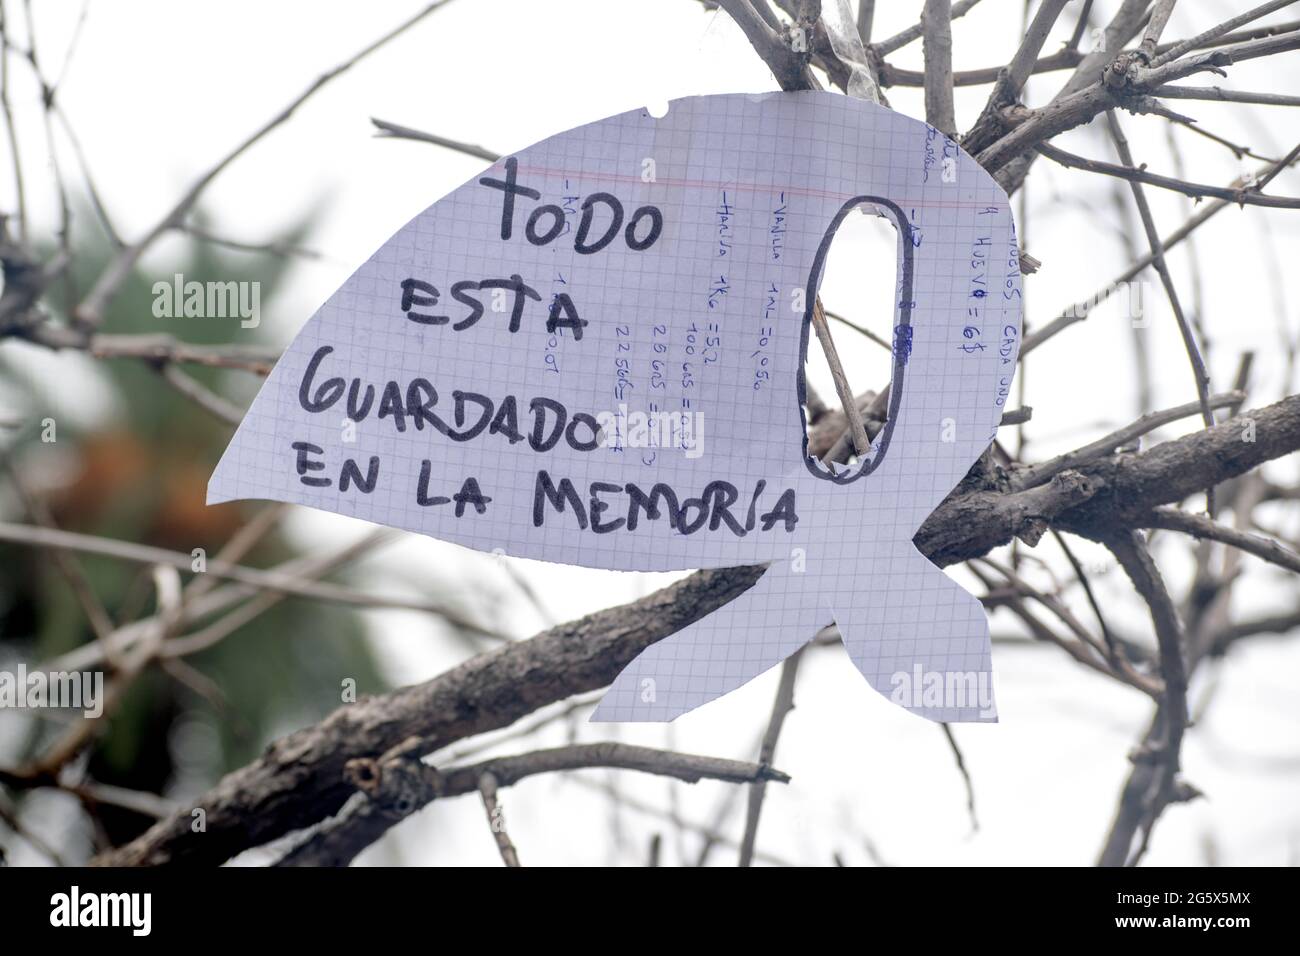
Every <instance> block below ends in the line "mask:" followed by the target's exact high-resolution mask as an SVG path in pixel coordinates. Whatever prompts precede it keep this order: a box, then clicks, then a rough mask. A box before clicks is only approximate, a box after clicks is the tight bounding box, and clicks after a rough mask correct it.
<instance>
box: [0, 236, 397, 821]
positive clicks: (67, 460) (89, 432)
mask: <svg viewBox="0 0 1300 956" xmlns="http://www.w3.org/2000/svg"><path fill="white" fill-rule="evenodd" d="M82 221H85V220H84V219H83V220H82ZM310 226H311V223H310V222H303V223H300V224H299V225H298V226H297V228H295V229H293V230H291V232H290V234H289V235H287V236H285V237H284V242H285V243H287V244H296V243H297V241H298V240H299V238H300V237H301V236H302V235H303V234H305V233H307V232H308V231H309V230H310ZM111 251H112V250H111V248H110V247H109V246H108V245H107V243H104V242H102V241H100V242H97V243H89V244H81V245H80V246H79V247H78V248H76V249H75V250H74V253H75V254H74V256H73V262H74V263H75V267H74V268H73V269H72V270H70V272H69V275H68V277H67V280H66V282H65V283H63V284H62V285H60V286H58V287H56V288H55V289H54V290H52V294H51V295H50V296H49V297H48V300H47V305H48V306H49V307H50V308H51V310H52V311H54V312H56V313H57V312H58V311H59V310H60V309H66V308H67V306H68V303H70V302H73V301H76V299H77V297H78V295H84V293H85V291H86V289H88V288H89V286H90V284H91V282H92V281H93V280H94V278H95V276H96V275H98V273H99V271H100V270H101V269H102V268H103V266H104V265H105V264H106V262H107V261H108V259H109V256H110V254H111ZM290 264H291V260H289V259H287V258H285V257H283V256H280V255H277V254H270V253H248V252H243V251H234V250H229V249H225V248H223V247H220V246H217V245H215V244H212V243H208V242H198V241H193V242H188V243H186V244H185V247H184V252H183V254H182V255H181V256H180V257H179V258H178V259H177V260H176V261H173V262H170V263H168V264H167V267H166V268H160V269H157V270H156V272H155V270H153V269H149V270H143V269H140V268H137V271H136V272H135V273H134V274H133V275H132V276H131V277H130V279H129V280H128V281H127V282H126V284H125V285H124V286H123V287H122V289H121V292H120V294H119V295H118V296H117V298H116V299H115V300H114V302H113V303H112V308H111V310H110V311H109V313H108V314H107V316H106V318H105V323H104V326H103V331H104V332H107V333H119V334H131V333H160V332H163V333H170V334H172V335H174V336H175V337H177V338H179V339H182V340H184V341H187V342H191V343H202V344H219V343H226V342H230V343H237V344H239V345H243V346H248V345H257V344H264V345H265V344H268V343H269V339H270V336H268V334H267V332H268V329H269V328H271V327H272V326H273V325H274V319H273V317H272V315H271V312H270V310H269V308H268V306H269V305H271V304H273V298H274V293H275V291H276V289H277V288H278V287H279V285H280V284H281V283H282V282H283V281H284V278H285V275H286V273H287V270H288V268H289V266H290ZM178 272H179V273H182V274H183V275H184V276H185V279H186V280H187V281H189V280H197V281H200V282H205V281H220V282H230V281H235V282H259V283H261V311H262V323H261V325H260V326H259V327H258V328H256V329H252V328H249V329H245V328H242V327H241V325H240V322H239V319H238V318H202V319H201V318H156V317H155V316H154V314H153V302H154V294H153V285H154V283H155V282H158V281H167V282H170V281H171V279H172V276H173V275H174V274H175V273H178ZM56 320H59V319H58V317H57V316H56ZM34 348H36V347H35V346H29V345H21V344H13V345H10V346H9V347H7V348H0V380H3V379H8V380H9V387H8V388H7V389H5V394H6V396H7V398H6V403H7V404H9V405H10V407H8V408H6V409H5V414H6V416H7V417H13V418H18V419H20V420H21V421H23V422H26V423H27V424H26V425H25V426H23V427H22V428H21V429H19V430H18V431H17V432H13V431H10V432H8V433H2V432H0V454H2V455H4V456H5V457H6V458H7V459H8V461H9V463H10V464H12V465H13V466H14V467H15V468H17V470H18V472H19V474H21V475H24V476H27V477H26V478H25V480H24V484H25V485H27V486H28V489H29V490H30V491H31V492H32V493H33V494H34V495H36V496H37V497H39V499H40V500H41V501H42V502H43V503H44V504H45V506H46V507H48V509H49V510H50V512H51V513H52V515H53V518H54V521H55V523H56V524H57V525H58V526H59V527H61V528H63V529H66V530H70V531H78V532H83V533H87V534H93V535H102V536H104V537H108V538H115V539H121V540H125V541H132V542H140V543H145V544H151V545H157V546H161V547H166V548H171V549H174V550H178V551H182V552H185V553H189V552H191V551H192V550H193V549H194V548H203V549H205V551H206V553H207V555H208V557H209V558H211V557H212V556H213V555H215V554H216V553H217V552H218V551H219V550H220V548H221V546H222V544H223V543H225V542H226V541H227V540H228V539H229V537H230V535H231V534H232V533H234V531H235V530H236V529H238V528H239V527H240V526H241V525H242V524H243V523H245V522H246V521H247V520H248V519H249V518H250V517H251V516H252V515H253V514H255V513H256V511H257V510H258V509H260V508H263V507H267V505H264V504H261V503H249V502H242V503H233V504H227V505H220V506H216V507H211V508H209V507H207V506H206V505H205V504H204V498H205V493H206V485H207V479H208V475H209V474H210V473H211V471H212V469H213V468H214V467H215V465H216V463H217V460H218V458H219V456H220V455H221V453H222V451H223V450H224V448H225V445H226V442H227V441H228V439H229V437H230V435H231V434H232V433H233V427H232V426H231V425H229V424H226V423H224V422H221V421H219V420H218V419H217V418H216V417H214V416H213V415H212V414H211V413H210V412H209V411H207V410H205V409H203V408H201V407H199V406H198V405H197V404H195V403H194V402H193V401H191V400H190V399H188V398H186V397H184V396H182V395H181V394H180V393H179V392H178V391H176V390H175V389H174V388H173V387H172V386H171V385H170V384H168V383H167V382H166V381H165V380H164V379H163V377H162V375H161V374H160V372H159V370H158V369H156V368H154V367H152V366H151V365H150V364H149V363H147V362H144V361H141V360H139V359H131V358H119V359H103V360H93V359H90V358H88V357H86V356H83V355H80V354H72V355H65V356H63V357H61V358H59V359H58V361H57V363H51V362H41V363H40V368H41V369H42V371H39V372H34V371H33V368H32V366H33V363H32V361H31V358H32V349H34ZM92 363H93V366H94V367H93V368H90V366H91V365H92ZM52 364H56V365H57V367H58V369H59V372H58V373H57V374H55V375H53V376H51V375H49V374H48V373H47V372H45V371H43V369H45V368H47V367H49V366H51V365H52ZM88 368H89V371H86V370H87V369H88ZM185 371H186V372H187V373H188V374H190V375H192V377H194V378H195V379H198V380H199V381H201V382H203V383H204V384H205V385H207V386H209V387H210V388H212V389H214V390H215V391H217V392H218V393H221V394H224V395H226V396H228V397H231V398H232V399H234V400H235V401H236V402H237V404H240V405H244V404H246V403H247V401H248V399H250V398H251V396H252V394H253V393H254V392H255V390H256V387H257V385H258V384H260V382H259V381H258V379H257V377H256V376H254V375H253V374H251V373H249V372H245V371H239V370H223V369H214V368H203V367H199V366H187V367H186V368H185ZM87 375H94V376H97V377H99V378H100V379H102V384H101V386H100V388H99V389H97V388H96V387H94V384H95V383H92V382H91V381H88V380H87V379H86V376H87ZM15 383H18V387H16V388H15V387H14V385H15ZM102 385H106V386H107V388H108V389H109V391H110V392H111V394H112V396H113V397H114V403H113V406H112V408H111V409H106V410H103V411H105V412H106V413H105V414H102V415H99V416H98V420H96V421H95V423H94V425H93V426H92V427H88V428H87V427H78V425H77V423H76V422H75V421H71V420H65V419H64V418H61V417H60V416H59V415H58V414H57V413H53V412H51V411H50V410H51V409H54V408H57V407H60V406H59V399H60V396H63V397H64V398H65V399H66V397H67V396H68V395H71V396H73V397H77V396H94V395H96V394H100V393H101V391H102ZM15 396H17V398H16V399H15ZM15 400H16V401H17V402H18V407H17V408H14V407H12V404H13V402H14V401H15ZM91 411H92V412H98V411H100V410H98V409H91ZM47 416H52V417H55V418H56V422H57V427H58V431H57V441H56V442H55V443H53V444H46V443H43V442H42V441H41V435H40V432H41V428H40V424H39V423H40V422H41V420H42V419H43V418H45V417H47ZM52 474H57V475H58V476H59V477H58V480H57V481H51V480H49V479H48V476H49V475H52ZM10 480H11V479H10V476H9V474H8V472H7V471H6V472H5V473H3V474H0V482H4V483H6V484H8V483H9V481H10ZM12 492H13V489H12V487H10V488H6V489H5V490H4V492H0V519H2V520H6V521H19V522H28V523H30V522H32V521H33V518H32V516H31V515H30V514H27V513H25V512H26V509H25V508H24V507H23V506H22V504H21V499H20V497H19V496H17V495H15V494H13V493H12ZM322 544H323V545H327V546H328V547H330V548H331V550H332V549H333V548H335V547H338V546H339V545H340V544H342V542H327V543H325V542H323V543H322ZM295 556H297V555H296V554H295V551H294V549H293V546H292V545H291V543H290V542H289V541H288V540H287V539H286V538H285V536H284V535H283V534H281V533H279V532H278V530H273V531H272V532H271V533H269V534H268V535H267V536H265V537H264V538H263V539H262V541H261V542H260V543H259V544H258V545H257V547H256V548H255V549H254V550H253V552H251V553H250V554H249V555H248V556H247V557H245V558H244V560H243V563H245V564H249V565H252V566H257V567H270V566H273V565H275V564H277V563H279V562H282V561H286V560H289V559H291V558H293V557H295ZM77 560H78V561H79V563H80V564H81V566H82V568H83V569H84V571H85V573H86V576H87V578H88V580H89V582H90V584H91V587H92V588H93V590H94V591H95V593H96V594H97V595H98V596H99V599H100V600H101V601H102V602H103V604H104V605H105V607H106V609H107V610H108V612H109V614H110V615H111V616H112V617H113V620H114V622H115V623H117V624H121V623H123V622H128V621H131V620H134V619H137V618H139V617H140V616H143V615H147V614H150V613H152V612H153V610H154V597H153V590H152V588H153V585H152V582H151V578H150V573H149V569H148V568H143V567H140V566H139V565H133V564H131V563H128V562H125V561H120V560H115V559H108V558H99V557H93V556H86V555H79V556H78V557H77ZM0 568H3V572H2V573H0V659H10V660H12V659H13V658H18V659H21V660H24V661H26V662H27V663H28V665H29V667H30V666H35V665H37V664H40V663H42V662H46V661H49V660H50V659H51V658H52V657H54V656H55V655H57V654H60V653H63V652H66V651H68V650H70V649H72V648H74V647H77V646H79V645H81V644H84V643H86V642H88V641H92V640H94V639H95V636H94V632H93V631H92V629H91V627H90V625H89V623H88V621H87V618H86V615H85V613H84V612H83V610H82V607H81V605H80V603H79V602H78V600H77V597H76V595H75V593H74V592H73V591H72V590H71V588H70V587H69V585H68V584H67V582H66V580H65V578H64V577H63V575H62V574H61V573H60V571H59V570H58V568H57V567H56V565H55V564H54V562H53V561H52V560H51V558H50V556H49V555H48V554H47V553H44V552H42V551H40V550H38V549H34V548H31V547H26V546H18V545H12V544H5V543H0ZM184 577H185V578H186V579H188V578H189V577H190V576H189V575H185V576H184ZM192 629H193V628H191V630H192ZM186 663H187V664H188V665H190V666H192V667H193V668H195V669H197V671H198V672H200V673H201V674H202V675H204V676H205V677H206V678H207V679H208V680H209V681H211V682H212V684H213V685H214V686H215V687H216V688H218V689H219V691H220V696H219V698H213V697H212V695H211V694H209V695H206V696H205V695H203V694H200V693H197V692H196V691H195V690H193V689H192V688H191V687H190V686H187V685H186V684H184V683H183V682H181V681H178V680H177V679H176V678H175V677H174V676H172V675H169V674H167V673H164V672H163V671H162V670H160V669H157V668H154V669H151V670H150V671H149V672H148V673H146V674H145V675H143V676H142V677H141V678H140V679H139V680H137V681H136V682H135V684H134V685H133V686H132V688H131V690H130V692H129V693H128V694H127V696H126V697H125V698H124V700H123V701H122V702H121V704H120V705H119V706H118V707H117V708H116V710H115V711H114V712H113V714H112V716H111V718H110V719H109V720H108V721H107V724H106V729H105V732H104V733H103V734H102V735H101V736H100V738H99V739H98V741H97V743H96V744H95V747H94V750H93V753H92V755H91V760H90V772H91V775H92V776H93V777H94V779H96V780H99V781H101V782H104V783H112V784H115V785H118V786H122V787H127V788H130V789H134V790H146V791H152V792H162V793H164V794H166V793H167V792H168V787H169V785H171V784H173V783H175V781H176V778H177V772H178V766H177V760H176V758H177V755H178V751H177V749H176V746H175V736H176V733H177V731H178V730H180V729H182V728H184V727H185V726H189V727H190V728H191V729H192V728H193V726H194V724H195V721H196V719H197V720H198V721H201V722H202V724H207V725H209V726H211V727H214V728H217V732H216V737H217V739H218V740H219V747H215V748H208V749H207V750H210V751H211V752H210V753H208V752H207V750H205V749H204V748H197V749H194V748H191V749H190V750H189V751H188V752H187V753H185V754H182V756H184V757H185V764H186V766H185V768H184V769H185V780H186V782H187V783H188V784H189V785H191V786H194V785H199V786H201V785H204V784H206V783H210V782H211V781H213V780H215V779H216V778H217V777H218V776H220V775H221V774H222V773H224V772H225V771H227V770H230V769H233V768H235V767H237V766H240V765H242V764H244V763H246V762H248V761H249V760H251V759H252V758H253V757H255V756H256V754H257V753H258V752H259V750H260V749H261V748H262V747H263V746H265V744H266V743H267V741H268V740H269V739H271V738H272V737H274V736H276V735H278V734H280V733H283V732H285V731H286V730H288V729H291V728H294V727H297V726H301V725H304V724H306V723H308V722H311V721H314V720H317V719H319V718H321V717H323V716H324V715H325V714H327V713H329V712H330V711H332V710H334V709H335V708H336V707H338V706H339V705H340V703H341V686H342V682H343V681H344V679H346V678H351V679H353V680H354V681H355V682H356V687H357V691H358V693H372V692H375V691H379V690H382V689H383V687H382V686H381V680H380V678H379V676H378V673H377V671H376V668H375V663H374V660H373V659H372V656H371V654H370V651H369V647H368V645H367V643H366V641H365V640H364V636H363V627H362V623H361V621H360V619H359V618H358V616H357V614H356V613H354V612H352V611H349V610H347V609H345V608H343V607H337V606H328V605H325V604H321V603H318V602H313V601H308V600H303V599H297V598H290V599H287V600H285V601H282V602H281V603H280V604H278V605H277V606H276V607H274V608H273V609H271V610H269V611H267V612H265V613H263V614H261V615H260V616H258V617H257V618H255V619H254V620H253V621H252V622H251V623H248V624H246V625H244V626H243V627H241V628H239V629H238V630H237V631H235V632H234V633H233V634H232V635H231V636H229V637H228V638H226V639H225V640H224V641H222V642H221V643H219V644H217V645H216V646H214V647H212V648H210V649H208V650H206V651H203V652H201V653H199V654H196V655H194V656H193V657H191V658H188V659H187V660H186ZM33 726H35V727H36V728H37V730H36V732H35V733H33V734H32V735H31V737H30V739H29V740H26V741H24V742H23V748H22V749H23V750H24V751H25V756H26V757H32V756H35V755H36V754H37V753H39V752H40V751H41V749H42V748H43V746H45V745H47V744H48V742H49V741H50V740H52V739H53V738H54V737H55V736H56V735H57V734H58V733H60V732H61V731H62V729H63V725H62V724H60V723H56V722H53V721H49V720H45V719H41V720H38V721H36V722H34V724H33ZM196 755H198V756H200V757H201V758H202V759H201V760H200V764H201V765H200V766H198V767H195V766H193V765H192V764H193V762H194V757H195V756H196ZM196 778H197V779H196ZM101 823H102V824H103V827H104V830H105V831H106V832H105V833H104V836H106V837H107V838H108V839H109V840H110V841H112V842H114V843H117V842H121V841H122V840H124V839H128V838H130V837H131V836H132V835H134V833H136V832H138V831H140V830H141V829H143V828H144V827H145V826H146V825H147V824H148V823H149V821H148V820H147V819H146V818H144V817H140V816H137V815H135V814H131V813H128V812H126V811H116V812H115V811H111V810H109V809H107V808H106V810H105V813H104V814H103V817H102V819H101Z"/></svg>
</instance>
